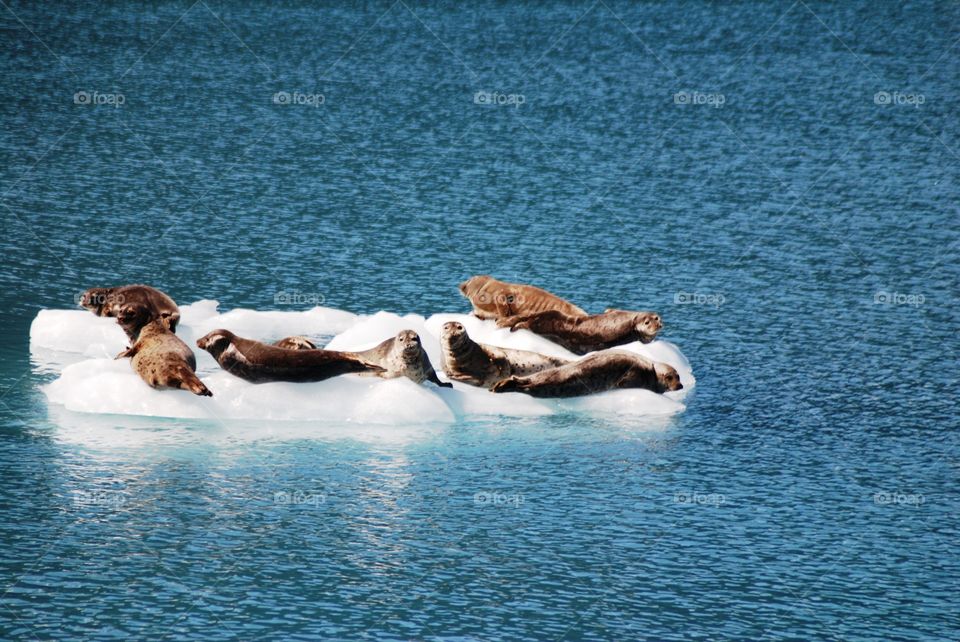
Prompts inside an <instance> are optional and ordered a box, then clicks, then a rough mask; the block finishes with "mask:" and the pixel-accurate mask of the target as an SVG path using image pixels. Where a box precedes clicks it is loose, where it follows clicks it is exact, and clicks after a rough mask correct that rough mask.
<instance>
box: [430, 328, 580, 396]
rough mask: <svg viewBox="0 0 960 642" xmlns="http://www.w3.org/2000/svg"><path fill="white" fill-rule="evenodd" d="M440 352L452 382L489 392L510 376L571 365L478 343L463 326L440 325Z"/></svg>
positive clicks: (542, 356)
mask: <svg viewBox="0 0 960 642" xmlns="http://www.w3.org/2000/svg"><path fill="white" fill-rule="evenodd" d="M440 345H441V347H442V348H443V364H442V365H443V371H444V372H446V373H447V376H448V377H450V378H451V379H453V380H455V381H462V382H463V383H468V384H470V385H472V386H481V387H483V388H489V387H491V386H493V385H494V384H495V383H497V382H499V381H503V380H504V379H507V378H508V377H510V376H513V375H516V376H526V375H531V374H534V373H537V372H540V371H542V370H547V369H549V368H556V367H557V366H562V365H565V364H567V363H570V361H569V360H567V359H560V358H557V357H550V356H547V355H544V354H540V353H538V352H531V351H529V350H512V349H510V348H500V347H497V346H490V345H485V344H482V343H477V342H476V341H474V340H473V339H471V338H470V335H468V334H467V331H466V329H465V328H464V327H463V324H461V323H457V322H456V321H450V322H448V323H444V324H443V331H442V332H441V334H440Z"/></svg>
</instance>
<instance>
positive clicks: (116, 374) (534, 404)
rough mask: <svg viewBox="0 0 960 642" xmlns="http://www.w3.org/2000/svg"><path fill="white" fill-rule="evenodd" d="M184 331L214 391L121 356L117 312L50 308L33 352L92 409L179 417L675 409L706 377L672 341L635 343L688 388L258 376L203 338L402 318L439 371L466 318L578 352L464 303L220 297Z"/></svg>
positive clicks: (368, 326) (350, 342)
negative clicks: (352, 305) (164, 383)
mask: <svg viewBox="0 0 960 642" xmlns="http://www.w3.org/2000/svg"><path fill="white" fill-rule="evenodd" d="M180 311H181V321H180V326H179V327H178V329H177V334H178V336H180V337H181V338H182V339H183V340H184V341H186V342H187V344H188V345H190V346H191V348H193V349H194V352H195V353H196V355H197V364H198V368H197V370H198V373H199V374H200V376H201V379H202V380H203V382H204V383H205V384H206V385H207V387H208V388H210V390H212V391H213V394H214V396H213V398H207V397H197V396H195V395H192V394H190V393H188V392H185V391H181V390H154V389H152V388H150V387H148V386H147V385H146V384H145V383H144V382H143V381H142V380H141V379H140V378H139V377H138V376H137V375H136V373H134V372H133V370H132V369H131V367H130V361H129V359H123V360H118V361H115V360H114V359H113V356H114V355H116V354H117V353H118V352H120V351H121V350H123V348H124V347H125V346H126V345H127V340H126V336H125V335H124V334H123V332H122V331H121V330H120V328H119V326H117V325H116V322H115V321H114V320H113V319H107V318H99V317H96V316H94V315H93V314H91V313H89V312H87V311H85V310H42V311H41V312H40V313H39V314H38V315H37V317H36V319H34V321H33V324H32V325H31V328H30V350H31V356H32V358H33V360H34V362H35V363H36V364H38V365H39V366H41V367H42V368H44V369H46V370H48V371H53V372H57V373H59V377H58V378H57V379H56V380H55V381H53V382H52V383H50V384H48V385H46V386H44V392H45V394H46V396H47V398H48V400H49V401H50V402H51V403H52V404H55V405H57V406H62V407H63V408H65V409H66V410H69V411H73V412H81V413H100V414H117V415H137V416H151V417H173V418H183V419H206V420H212V421H221V422H226V421H227V420H245V419H250V420H261V421H271V422H272V421H285V422H310V423H327V424H352V425H357V424H389V425H406V426H409V425H415V424H437V423H449V422H452V421H455V420H456V419H458V418H470V417H483V416H487V417H489V416H512V417H536V416H542V415H551V414H557V413H565V412H575V413H584V414H590V415H608V414H611V415H613V414H615V415H618V416H620V417H624V416H637V417H641V416H654V415H669V414H673V413H676V412H680V411H682V410H683V409H684V405H683V403H682V400H683V399H684V397H686V395H687V394H688V393H689V391H690V390H691V389H692V388H693V386H694V384H695V380H694V378H693V374H692V372H691V369H690V364H689V363H688V362H687V360H686V358H685V357H684V356H683V354H681V353H680V351H679V350H678V349H677V347H676V346H675V345H673V344H672V343H670V342H668V341H662V340H661V341H654V342H653V343H649V344H645V345H644V344H640V343H632V344H628V345H626V346H623V349H626V350H632V351H634V352H637V353H638V354H641V355H644V356H646V357H648V358H650V359H653V360H655V361H663V362H666V363H669V364H670V365H672V366H674V367H675V368H676V369H677V371H678V372H679V374H680V379H681V382H682V383H683V386H684V389H683V390H681V391H677V392H671V393H667V394H665V395H659V394H656V393H653V392H650V391H647V390H616V391H611V392H606V393H602V394H597V395H591V396H589V397H578V398H573V399H560V400H552V399H536V398H533V397H530V396H528V395H524V394H521V393H506V394H495V393H491V392H489V391H487V390H484V389H482V388H476V387H474V386H469V385H466V384H462V383H460V382H454V387H453V389H443V388H437V387H436V386H434V385H432V384H424V385H416V384H414V383H413V382H412V381H409V380H408V379H392V380H383V379H379V378H376V377H361V376H358V375H346V376H342V377H336V378H334V379H329V380H327V381H322V382H317V383H301V384H296V383H283V382H276V383H267V384H251V383H248V382H246V381H243V380H242V379H239V378H237V377H234V376H233V375H230V374H229V373H227V372H225V371H223V370H221V369H220V367H219V366H218V365H217V364H216V362H215V361H214V360H213V359H212V358H211V357H210V356H209V355H208V354H207V353H206V352H205V351H203V350H200V349H199V348H196V347H195V341H196V339H197V338H199V337H201V336H203V335H204V334H206V333H207V332H209V331H211V330H214V329H216V328H226V329H228V330H231V331H232V332H234V333H236V334H237V335H240V336H243V337H247V338H251V339H257V340H260V341H265V342H271V341H274V340H276V339H279V338H281V337H284V336H289V335H305V336H307V337H311V338H313V339H322V338H323V337H329V336H331V335H335V336H334V337H333V339H332V340H331V341H330V342H329V343H328V344H327V345H326V346H325V347H327V348H329V349H336V350H365V349H367V348H371V347H373V346H375V345H377V344H378V343H380V342H381V341H383V340H384V339H387V338H390V337H392V336H394V335H395V334H396V333H397V332H399V331H400V330H405V329H411V330H414V331H416V332H417V333H419V334H420V337H421V341H422V343H423V346H424V348H425V349H426V351H427V353H428V354H429V356H430V360H431V361H432V362H433V365H434V367H435V368H436V369H437V373H438V375H439V377H440V378H441V379H443V380H446V377H445V376H444V374H443V372H442V371H441V359H440V339H439V335H440V329H441V327H442V326H443V324H444V323H445V322H447V321H459V322H461V323H462V324H463V325H464V326H465V327H466V329H467V332H468V333H469V334H470V336H471V337H472V338H473V339H474V340H475V341H478V342H480V343H487V344H491V345H498V346H503V347H507V348H515V349H521V350H533V351H537V352H541V353H544V354H550V355H553V356H558V357H566V358H570V359H576V358H577V356H576V355H573V354H571V353H570V352H568V351H567V350H565V349H564V348H562V347H560V346H558V345H556V344H554V343H552V342H550V341H548V340H546V339H544V338H543V337H540V336H537V335H535V334H533V333H531V332H529V331H526V330H521V331H519V332H510V331H509V330H506V329H502V328H497V327H496V324H495V323H494V322H493V321H481V320H480V319H477V318H476V317H473V316H471V315H465V314H435V315H433V316H431V317H429V318H424V317H422V316H419V315H413V314H409V315H406V316H400V315H397V314H393V313H389V312H378V313H376V314H373V315H369V316H358V315H355V314H352V313H349V312H344V311H342V310H334V309H331V308H323V307H316V308H313V309H312V310H306V311H301V312H278V311H257V310H244V309H238V310H231V311H229V312H225V313H219V312H218V311H217V303H216V301H198V302H197V303H194V304H192V305H187V306H182V307H181V308H180Z"/></svg>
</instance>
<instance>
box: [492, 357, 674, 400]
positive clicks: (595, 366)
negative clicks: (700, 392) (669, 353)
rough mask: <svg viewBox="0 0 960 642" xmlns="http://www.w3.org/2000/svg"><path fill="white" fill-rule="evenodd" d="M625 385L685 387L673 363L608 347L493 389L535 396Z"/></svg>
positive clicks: (663, 389) (573, 394)
mask: <svg viewBox="0 0 960 642" xmlns="http://www.w3.org/2000/svg"><path fill="white" fill-rule="evenodd" d="M623 388H644V389H646V390H652V391H653V392H659V393H663V392H667V391H669V390H682V389H683V384H681V383H680V375H679V374H677V371H676V370H675V369H674V368H673V366H670V365H668V364H666V363H658V362H654V361H650V360H648V359H645V358H643V357H641V356H640V355H638V354H634V353H632V352H627V351H625V350H606V351H604V352H598V353H597V354H592V355H589V356H587V357H584V358H583V359H580V360H579V361H574V362H573V363H570V364H567V365H565V366H560V367H558V368H553V369H552V370H544V371H543V372H538V373H536V374H533V375H529V376H526V377H516V376H513V377H510V378H509V379H504V380H503V381H501V382H500V383H497V384H495V385H494V386H493V388H492V390H493V392H525V393H526V394H528V395H532V396H534V397H578V396H581V395H589V394H593V393H597V392H605V391H607V390H618V389H623Z"/></svg>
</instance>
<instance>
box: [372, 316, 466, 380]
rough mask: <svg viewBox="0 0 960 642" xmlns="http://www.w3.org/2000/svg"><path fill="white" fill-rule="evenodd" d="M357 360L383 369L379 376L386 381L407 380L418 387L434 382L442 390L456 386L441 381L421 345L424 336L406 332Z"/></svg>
mask: <svg viewBox="0 0 960 642" xmlns="http://www.w3.org/2000/svg"><path fill="white" fill-rule="evenodd" d="M357 356H358V357H359V358H360V359H362V360H363V361H365V362H367V363H372V364H376V365H378V366H380V367H381V368H383V372H380V373H378V376H380V377H383V378H384V379H394V378H396V377H406V378H408V379H411V380H413V381H414V382H416V383H423V382H424V381H432V382H433V383H435V384H437V385H438V386H440V387H441V388H452V387H453V384H452V383H445V382H443V381H440V379H439V378H438V377H437V372H436V370H434V369H433V364H431V363H430V357H429V356H428V355H427V351H426V350H424V349H423V345H421V343H420V335H418V334H417V333H416V332H414V331H413V330H402V331H400V332H398V333H397V336H395V337H391V338H390V339H387V340H386V341H384V342H382V343H381V344H380V345H378V346H377V347H375V348H371V349H369V350H367V351H365V352H358V353H357Z"/></svg>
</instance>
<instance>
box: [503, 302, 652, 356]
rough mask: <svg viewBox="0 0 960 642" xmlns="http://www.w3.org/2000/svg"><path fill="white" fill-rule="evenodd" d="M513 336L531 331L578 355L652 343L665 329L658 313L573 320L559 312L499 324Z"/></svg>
mask: <svg viewBox="0 0 960 642" xmlns="http://www.w3.org/2000/svg"><path fill="white" fill-rule="evenodd" d="M497 325H498V326H500V327H508V328H510V331H511V332H515V331H517V330H530V331H531V332H535V333H536V334H539V335H542V336H544V337H546V338H547V339H550V340H551V341H553V342H554V343H558V344H560V345H561V346H563V347H564V348H566V349H567V350H569V351H570V352H573V353H575V354H587V353H588V352H594V351H596V350H606V349H608V348H613V347H616V346H621V345H623V344H625V343H630V342H632V341H640V342H641V343H650V342H651V341H653V339H654V337H656V336H657V333H658V332H659V331H660V330H661V329H662V328H663V321H662V320H661V319H660V315H659V314H657V313H656V312H634V311H630V310H607V311H606V312H604V313H603V314H594V315H590V316H585V317H571V316H569V315H566V314H563V313H562V312H558V311H555V310H552V311H548V312H540V313H538V314H531V315H517V316H513V317H509V318H505V319H500V320H499V321H497Z"/></svg>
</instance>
